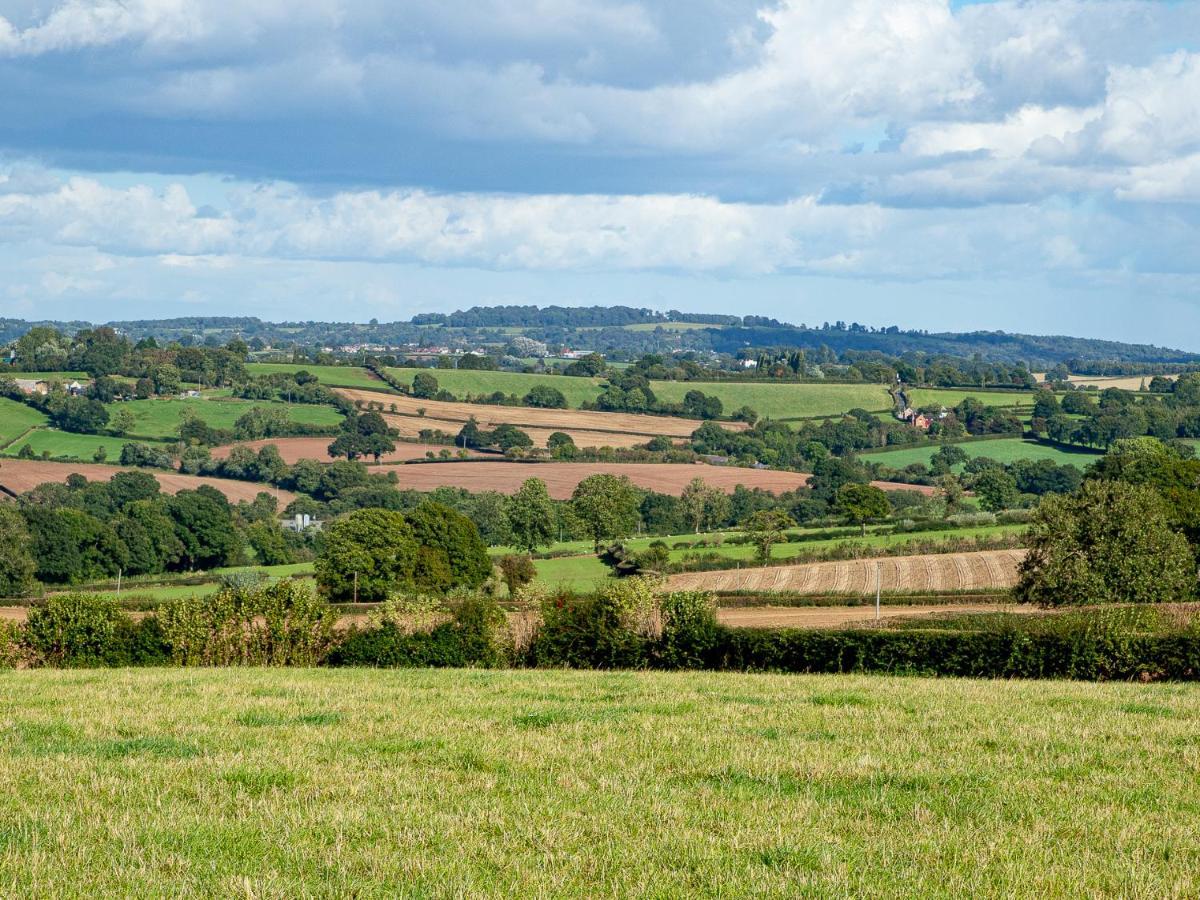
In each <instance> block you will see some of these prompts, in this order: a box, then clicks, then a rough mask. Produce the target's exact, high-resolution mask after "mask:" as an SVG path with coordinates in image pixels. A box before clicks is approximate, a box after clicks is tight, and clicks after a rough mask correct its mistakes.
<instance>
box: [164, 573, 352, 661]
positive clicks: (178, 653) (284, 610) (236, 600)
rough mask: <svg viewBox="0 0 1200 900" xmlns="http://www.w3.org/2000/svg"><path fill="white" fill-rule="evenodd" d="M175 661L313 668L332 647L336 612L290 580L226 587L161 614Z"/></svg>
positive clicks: (305, 588)
mask: <svg viewBox="0 0 1200 900" xmlns="http://www.w3.org/2000/svg"><path fill="white" fill-rule="evenodd" d="M159 616H160V620H161V622H162V629H163V635H164V638H165V642H166V644H167V646H169V647H170V649H171V656H172V658H173V659H174V660H175V662H177V663H179V664H181V665H188V666H237V665H242V666H312V665H316V664H317V663H319V662H321V661H322V659H324V657H325V655H326V653H328V651H329V649H330V648H331V646H332V645H333V637H334V632H333V629H334V624H335V623H336V621H337V614H336V613H335V612H334V611H333V609H332V608H331V607H330V606H329V604H328V603H326V602H325V601H324V600H322V599H320V598H318V597H315V596H314V595H313V593H312V591H311V590H309V588H308V587H307V586H305V585H303V584H301V583H299V582H295V581H292V580H290V579H287V580H284V581H280V582H277V583H276V584H270V585H261V586H258V587H252V588H223V589H222V590H221V591H219V592H218V593H217V594H215V595H214V596H212V597H205V598H199V597H191V598H189V599H187V600H180V601H178V602H176V603H173V604H171V605H170V606H167V607H164V608H163V610H162V611H161V612H160V613H159Z"/></svg>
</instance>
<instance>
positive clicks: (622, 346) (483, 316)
mask: <svg viewBox="0 0 1200 900" xmlns="http://www.w3.org/2000/svg"><path fill="white" fill-rule="evenodd" d="M681 322H685V323H692V326H693V327H690V328H687V329H671V328H669V327H667V326H669V325H670V324H671V323H681ZM104 324H107V325H110V326H112V327H113V328H116V329H118V330H119V331H121V332H122V333H124V334H126V335H128V336H129V337H130V338H132V339H134V340H139V339H141V338H144V337H154V338H155V339H157V340H160V341H173V340H177V341H182V342H184V343H197V344H199V343H210V344H212V343H224V342H225V341H227V340H229V339H230V338H233V337H241V338H243V339H245V340H250V339H253V338H255V337H257V338H261V339H262V340H263V341H266V342H268V343H270V344H272V345H273V346H284V347H286V346H292V345H295V346H300V347H306V348H310V347H314V346H318V347H319V346H331V347H341V346H347V345H358V344H382V345H388V346H401V345H405V344H422V345H423V344H438V345H449V346H454V345H457V346H468V345H471V346H473V345H476V344H491V345H498V344H502V343H504V342H505V341H507V340H510V339H511V338H512V337H513V336H514V335H515V334H525V335H526V336H528V337H531V338H535V339H537V340H540V341H545V342H547V343H549V344H550V345H551V346H569V347H571V348H573V349H577V350H578V349H585V350H598V351H600V352H608V353H614V352H619V353H623V354H640V353H648V352H671V351H675V350H711V351H715V352H719V353H730V354H733V353H737V352H739V351H745V350H748V349H751V348H759V349H767V348H797V349H803V350H809V351H815V350H820V349H821V348H828V349H829V350H831V351H833V352H834V353H837V354H839V355H840V354H843V353H846V352H851V351H857V352H868V353H869V352H879V353H883V354H886V355H888V356H901V355H904V354H921V355H925V356H940V355H945V356H954V357H962V358H970V357H972V356H978V357H980V358H981V359H982V360H985V361H988V362H1003V363H1026V364H1028V365H1029V366H1030V368H1031V369H1035V370H1036V369H1042V368H1050V367H1053V366H1055V365H1057V364H1059V363H1067V364H1068V365H1070V366H1071V367H1072V368H1073V369H1074V370H1079V369H1088V370H1091V369H1094V368H1095V366H1096V364H1098V363H1120V364H1124V365H1125V366H1129V365H1134V366H1136V365H1146V366H1171V365H1194V364H1197V363H1200V353H1196V352H1189V351H1185V350H1177V349H1172V348H1167V347H1157V346H1152V345H1148V344H1128V343H1123V342H1119V341H1102V340H1094V339H1091V338H1078V337H1069V336H1066V335H1029V334H1009V333H1006V332H1003V331H973V332H967V333H954V332H942V333H930V332H927V331H919V330H903V329H901V328H899V327H898V326H895V325H891V326H887V327H882V328H877V327H871V326H867V325H860V324H859V323H857V322H852V323H849V324H847V323H845V322H835V323H832V324H829V323H825V324H823V325H821V326H820V327H806V326H804V325H791V324H788V323H785V322H779V321H777V320H776V319H771V318H766V317H763V316H734V315H714V314H707V313H685V312H680V311H678V310H671V311H668V312H665V313H664V312H658V311H656V310H651V309H643V308H638V307H630V306H588V307H569V306H548V307H540V308H539V307H537V306H478V307H473V308H471V309H467V310H458V311H456V312H452V313H423V314H421V315H417V316H414V317H413V318H412V319H411V320H409V321H407V322H382V323H381V322H375V321H372V322H370V323H361V322H312V321H308V322H264V321H263V320H261V319H259V318H256V317H252V316H188V317H183V318H174V319H142V320H129V321H113V322H108V323H104ZM34 325H51V326H54V327H57V328H59V329H61V330H63V331H67V332H71V333H74V332H76V331H78V330H80V329H82V328H88V327H92V325H91V324H90V323H87V322H26V321H22V320H19V319H0V343H7V342H10V341H13V340H15V339H16V338H18V337H20V336H21V335H22V334H24V333H25V332H26V331H27V330H28V329H29V328H31V327H33V326H34ZM656 326H664V327H662V328H658V327H656ZM696 326H700V327H696Z"/></svg>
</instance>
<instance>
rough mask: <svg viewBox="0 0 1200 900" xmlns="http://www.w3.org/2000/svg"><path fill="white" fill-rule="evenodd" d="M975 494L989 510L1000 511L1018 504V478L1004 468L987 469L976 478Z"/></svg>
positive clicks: (985, 508)
mask: <svg viewBox="0 0 1200 900" xmlns="http://www.w3.org/2000/svg"><path fill="white" fill-rule="evenodd" d="M975 496H976V497H978V498H979V505H980V507H981V508H983V509H984V510H986V511H987V512H1000V511H1001V510H1005V509H1012V507H1014V506H1016V505H1017V498H1018V497H1019V496H1020V495H1019V493H1018V492H1017V479H1015V478H1014V477H1013V476H1012V475H1010V474H1008V472H1006V471H1004V469H1002V468H993V469H985V470H984V471H983V472H981V473H980V474H979V477H977V478H976V479H975Z"/></svg>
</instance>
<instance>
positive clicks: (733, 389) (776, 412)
mask: <svg viewBox="0 0 1200 900" xmlns="http://www.w3.org/2000/svg"><path fill="white" fill-rule="evenodd" d="M388 371H389V372H391V373H392V374H394V375H395V376H396V377H397V378H399V379H401V380H402V381H405V382H411V381H412V379H413V376H414V375H416V374H417V373H418V372H430V373H431V374H432V375H433V376H434V377H435V378H437V380H438V385H439V386H440V387H443V388H445V389H446V390H448V391H450V392H451V393H452V394H455V395H456V396H459V397H465V396H466V395H467V394H477V395H478V394H490V393H492V392H493V391H497V390H499V391H504V393H506V394H517V395H518V396H524V395H525V394H526V393H528V391H529V389H530V388H531V387H533V386H534V385H536V384H548V385H550V386H551V387H555V388H557V389H558V390H560V391H562V393H563V396H564V397H566V399H567V403H568V404H569V405H570V406H571V407H572V408H576V407H578V406H579V405H580V404H581V403H582V402H583V401H585V400H589V401H590V400H595V399H596V397H597V396H599V394H600V387H601V384H602V379H594V378H571V377H568V376H565V375H525V374H522V373H520V372H477V371H465V370H454V369H389V370H388ZM650 387H651V388H652V389H653V391H654V393H655V395H656V396H658V397H659V398H660V399H662V400H667V401H670V402H673V403H678V402H680V401H682V400H683V397H684V395H685V394H686V393H687V392H688V391H692V390H696V391H703V392H704V393H706V394H709V395H716V396H718V397H720V398H721V403H722V404H723V405H724V407H725V412H726V413H727V414H728V413H731V412H733V411H734V410H735V409H737V408H738V407H741V406H750V407H752V408H753V409H754V410H755V412H757V413H758V414H759V415H760V416H764V417H766V416H769V417H771V418H773V419H805V418H812V417H814V416H832V415H837V414H839V413H844V412H846V411H848V410H851V409H854V408H855V407H859V408H862V409H866V410H869V411H872V412H881V411H883V410H887V409H890V408H891V398H890V397H889V396H888V393H887V389H886V388H884V387H883V386H882V385H878V384H763V383H760V382H746V381H728V382H700V381H697V382H684V381H655V382H652V383H651V385H650Z"/></svg>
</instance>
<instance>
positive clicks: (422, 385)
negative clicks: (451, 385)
mask: <svg viewBox="0 0 1200 900" xmlns="http://www.w3.org/2000/svg"><path fill="white" fill-rule="evenodd" d="M437 392H438V380H437V378H435V377H434V376H433V375H430V374H429V373H428V372H418V373H417V374H416V375H415V376H413V380H412V395H413V396H414V397H416V398H417V399H418V400H430V399H432V398H433V397H435V396H437Z"/></svg>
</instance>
